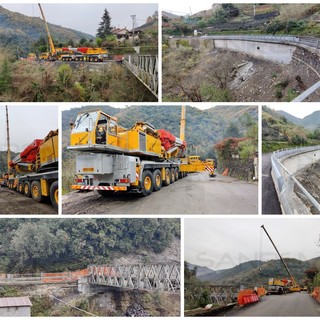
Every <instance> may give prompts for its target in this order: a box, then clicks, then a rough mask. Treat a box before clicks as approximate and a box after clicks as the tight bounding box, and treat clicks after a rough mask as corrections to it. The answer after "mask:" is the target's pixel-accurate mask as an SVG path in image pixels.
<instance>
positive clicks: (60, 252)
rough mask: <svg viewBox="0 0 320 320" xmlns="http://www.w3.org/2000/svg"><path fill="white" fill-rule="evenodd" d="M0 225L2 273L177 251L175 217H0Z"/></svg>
mask: <svg viewBox="0 0 320 320" xmlns="http://www.w3.org/2000/svg"><path fill="white" fill-rule="evenodd" d="M111 220H112V221H111ZM0 227H1V230H5V232H2V233H1V234H0V254H1V257H2V259H1V261H0V273H28V272H30V273H32V272H38V271H46V272H59V271H66V270H70V271H71V270H79V269H84V268H87V267H88V265H90V264H107V263H124V264H132V263H141V262H144V263H146V262H149V263H159V262H160V261H161V262H170V261H177V260H179V259H178V258H177V256H178V257H179V256H180V253H179V248H180V243H179V241H180V240H179V239H180V221H179V219H85V220H82V219H2V221H1V225H0ZM142 235H143V236H142ZM178 244H179V245H178ZM171 252H175V253H176V256H175V257H173V256H172V253H171ZM130 257H131V260H130ZM143 260H144V261H143Z"/></svg>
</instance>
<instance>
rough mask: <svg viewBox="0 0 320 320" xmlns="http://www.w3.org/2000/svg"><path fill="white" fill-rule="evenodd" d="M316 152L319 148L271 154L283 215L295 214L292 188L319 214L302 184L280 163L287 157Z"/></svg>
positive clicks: (317, 205) (315, 201) (316, 202)
mask: <svg viewBox="0 0 320 320" xmlns="http://www.w3.org/2000/svg"><path fill="white" fill-rule="evenodd" d="M316 150H320V146H313V147H299V148H292V149H284V150H278V151H275V152H274V153H273V155H272V157H271V165H272V172H273V181H274V184H275V188H276V191H277V193H278V197H279V201H280V203H281V207H282V210H283V213H284V214H295V208H294V205H293V200H292V197H293V193H294V186H296V187H297V188H298V189H299V190H300V191H301V192H302V194H303V195H304V196H305V197H306V199H308V201H309V202H310V204H311V205H312V206H313V207H314V208H315V209H316V210H317V211H318V212H319V213H320V204H319V202H318V201H317V200H316V199H315V198H314V197H313V196H312V195H311V194H310V193H309V192H308V191H307V190H306V189H305V188H304V187H303V186H302V184H301V183H300V182H299V181H298V180H297V179H296V178H295V177H294V174H293V173H291V172H290V171H289V170H288V169H287V168H286V167H285V166H284V165H283V163H282V162H283V160H285V159H286V158H288V157H292V156H295V155H299V154H302V153H306V152H311V151H316Z"/></svg>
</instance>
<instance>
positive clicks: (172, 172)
mask: <svg viewBox="0 0 320 320" xmlns="http://www.w3.org/2000/svg"><path fill="white" fill-rule="evenodd" d="M175 178H176V176H175V174H174V168H171V169H170V183H174V182H175V181H176V179H175Z"/></svg>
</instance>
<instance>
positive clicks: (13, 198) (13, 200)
mask: <svg viewBox="0 0 320 320" xmlns="http://www.w3.org/2000/svg"><path fill="white" fill-rule="evenodd" d="M0 214H57V212H56V211H55V210H54V209H53V207H52V205H51V203H50V201H48V202H47V203H38V202H36V201H34V200H33V199H32V198H27V197H25V196H24V195H22V194H19V193H17V192H16V191H13V190H10V189H8V188H3V187H2V188H0Z"/></svg>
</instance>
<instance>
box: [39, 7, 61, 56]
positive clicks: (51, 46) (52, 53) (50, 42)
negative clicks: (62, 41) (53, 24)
mask: <svg viewBox="0 0 320 320" xmlns="http://www.w3.org/2000/svg"><path fill="white" fill-rule="evenodd" d="M38 6H39V9H40V12H41V16H42V19H43V21H44V24H45V26H46V31H47V38H48V43H49V47H50V52H46V53H43V54H42V55H41V56H40V59H45V60H50V61H54V60H56V55H57V51H56V48H55V47H54V44H53V40H52V37H51V34H50V30H49V27H48V24H47V20H46V18H45V16H44V13H43V10H42V7H41V4H40V3H38Z"/></svg>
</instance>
